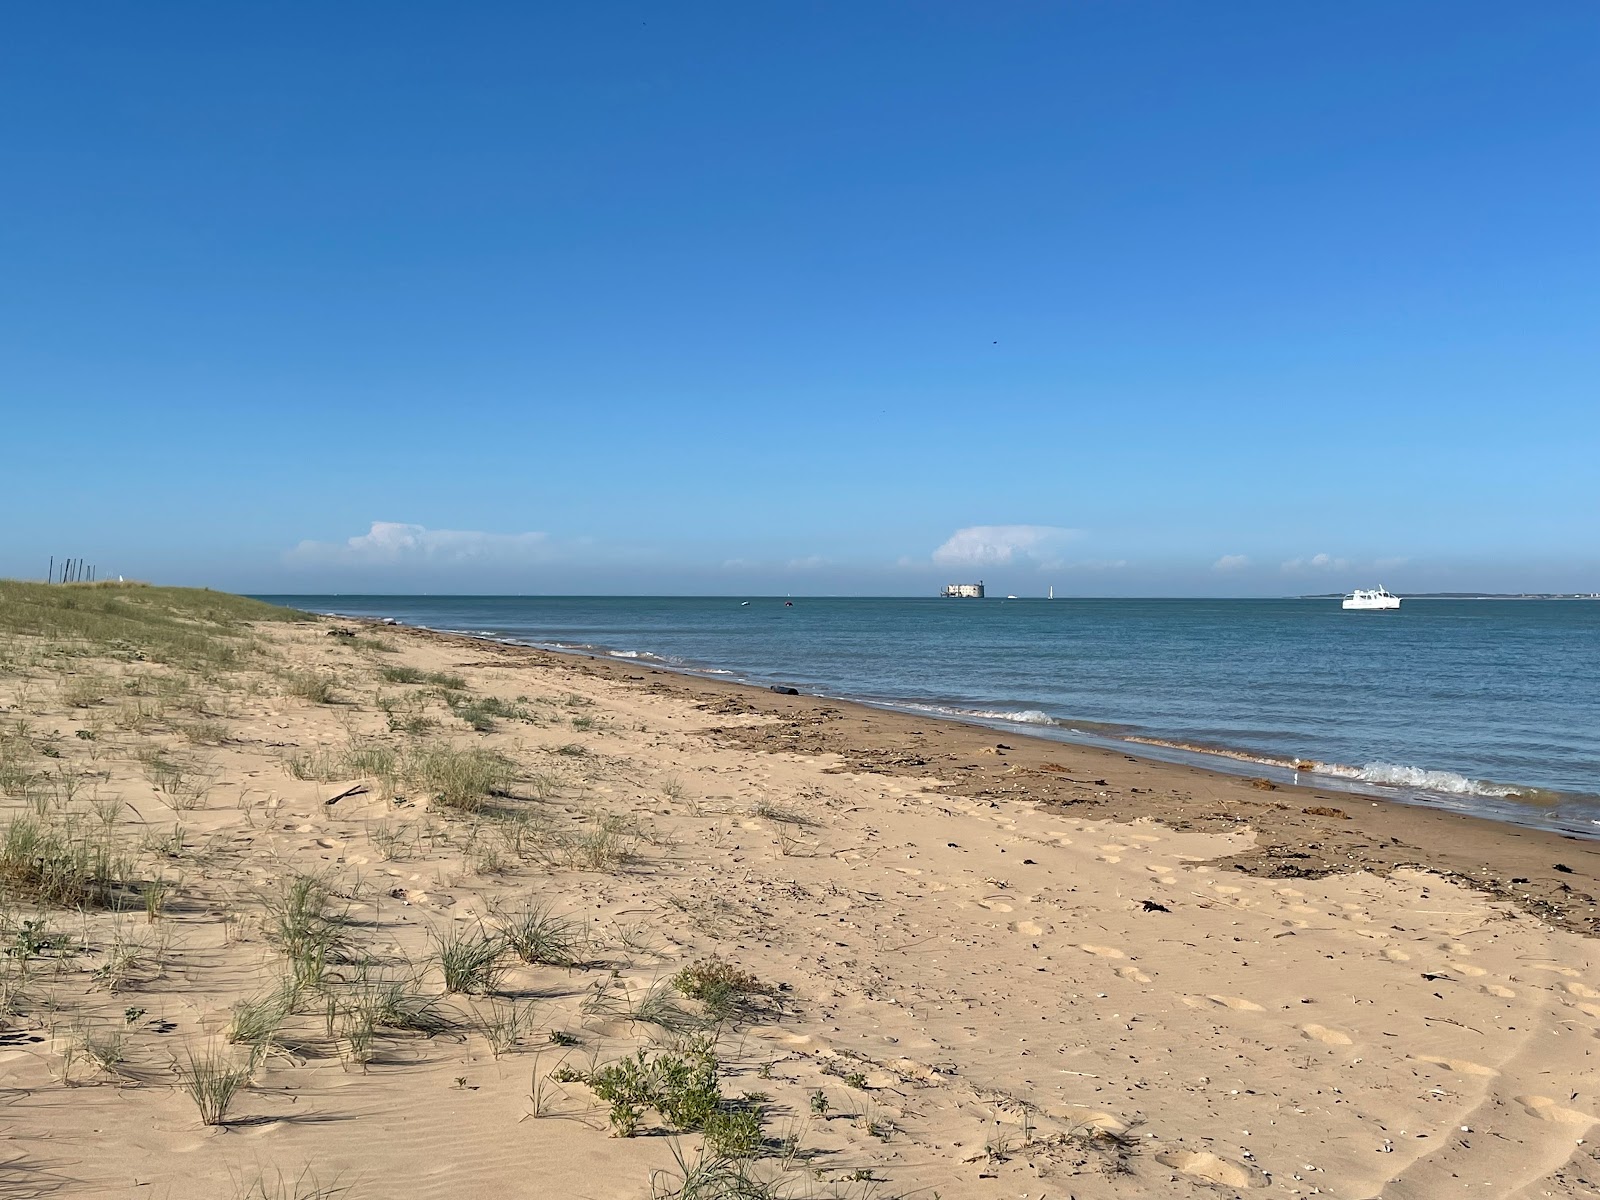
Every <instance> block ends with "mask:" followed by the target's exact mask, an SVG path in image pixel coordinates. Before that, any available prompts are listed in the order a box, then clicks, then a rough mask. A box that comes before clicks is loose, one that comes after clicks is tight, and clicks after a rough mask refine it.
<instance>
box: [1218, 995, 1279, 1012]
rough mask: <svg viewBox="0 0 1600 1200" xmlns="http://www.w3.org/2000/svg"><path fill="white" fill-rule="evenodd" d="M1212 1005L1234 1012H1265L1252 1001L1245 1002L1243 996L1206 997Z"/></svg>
mask: <svg viewBox="0 0 1600 1200" xmlns="http://www.w3.org/2000/svg"><path fill="white" fill-rule="evenodd" d="M1206 999H1207V1000H1209V1001H1211V1003H1213V1004H1220V1005H1222V1006H1223V1007H1224V1008H1231V1009H1233V1011H1234V1012H1265V1011H1266V1010H1265V1009H1263V1008H1262V1007H1261V1005H1259V1004H1257V1003H1256V1002H1255V1001H1254V1000H1246V999H1245V998H1244V997H1243V996H1207V997H1206Z"/></svg>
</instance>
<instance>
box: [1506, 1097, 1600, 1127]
mask: <svg viewBox="0 0 1600 1200" xmlns="http://www.w3.org/2000/svg"><path fill="white" fill-rule="evenodd" d="M1512 1099H1513V1100H1515V1101H1516V1102H1517V1103H1518V1104H1520V1105H1522V1109H1523V1111H1524V1112H1526V1113H1527V1114H1528V1115H1529V1116H1530V1117H1538V1118H1539V1120H1541V1121H1554V1122H1556V1123H1557V1124H1558V1125H1593V1124H1594V1121H1595V1119H1594V1118H1593V1117H1591V1116H1590V1115H1589V1114H1588V1113H1581V1112H1579V1111H1578V1110H1577V1109H1575V1108H1562V1107H1561V1105H1559V1104H1557V1103H1556V1102H1555V1101H1554V1100H1552V1099H1551V1098H1550V1097H1549V1096H1513V1097H1512Z"/></svg>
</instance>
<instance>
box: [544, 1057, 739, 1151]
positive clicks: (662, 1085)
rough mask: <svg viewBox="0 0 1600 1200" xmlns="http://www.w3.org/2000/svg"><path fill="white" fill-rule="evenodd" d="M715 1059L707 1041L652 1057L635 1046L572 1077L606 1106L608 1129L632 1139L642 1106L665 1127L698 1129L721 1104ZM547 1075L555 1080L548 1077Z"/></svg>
mask: <svg viewBox="0 0 1600 1200" xmlns="http://www.w3.org/2000/svg"><path fill="white" fill-rule="evenodd" d="M717 1067H718V1064H717V1058H716V1054H715V1053H714V1052H713V1050H712V1048H711V1044H710V1042H709V1040H705V1039H701V1040H698V1041H695V1042H692V1043H691V1044H690V1045H688V1046H687V1047H686V1048H685V1051H684V1053H682V1054H677V1053H672V1052H669V1051H663V1052H661V1053H658V1054H656V1055H655V1056H654V1057H651V1055H650V1054H649V1052H648V1051H645V1050H639V1051H637V1052H636V1053H635V1054H634V1055H633V1056H632V1057H631V1058H624V1059H619V1060H618V1061H617V1062H614V1063H611V1064H609V1065H607V1066H605V1067H601V1068H599V1069H598V1070H596V1071H594V1072H592V1073H590V1074H589V1075H588V1076H587V1077H584V1076H576V1078H578V1079H579V1080H581V1081H582V1082H584V1083H587V1084H588V1085H589V1087H590V1088H591V1089H592V1090H593V1091H594V1094H595V1097H596V1098H597V1099H599V1100H600V1101H601V1102H602V1103H604V1104H607V1105H609V1106H610V1121H611V1131H612V1133H613V1134H614V1135H615V1136H617V1137H632V1136H633V1135H634V1134H635V1133H637V1132H638V1130H639V1125H640V1122H641V1120H642V1119H643V1116H644V1112H645V1110H646V1109H654V1110H655V1111H656V1112H657V1113H659V1114H660V1115H661V1118H662V1119H663V1120H664V1121H666V1122H667V1123H668V1124H669V1125H672V1126H674V1127H676V1128H678V1129H684V1130H698V1129H702V1128H704V1126H705V1123H706V1121H707V1119H708V1118H710V1117H711V1115H712V1114H713V1113H716V1112H717V1111H718V1110H719V1109H720V1108H721V1106H722V1092H721V1090H720V1088H719V1087H718V1085H717ZM551 1078H556V1076H555V1075H552V1076H551Z"/></svg>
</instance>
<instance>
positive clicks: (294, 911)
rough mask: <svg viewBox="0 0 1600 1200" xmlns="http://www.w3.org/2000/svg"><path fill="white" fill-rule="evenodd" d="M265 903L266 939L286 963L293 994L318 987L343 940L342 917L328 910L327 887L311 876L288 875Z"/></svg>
mask: <svg viewBox="0 0 1600 1200" xmlns="http://www.w3.org/2000/svg"><path fill="white" fill-rule="evenodd" d="M266 904H267V914H268V917H269V924H268V926H267V936H268V937H269V938H271V939H272V941H273V942H275V943H276V944H277V946H278V949H279V950H281V951H282V952H283V955H284V957H285V958H287V959H288V960H289V969H290V972H291V978H292V981H293V986H294V988H295V991H296V992H299V991H302V990H305V989H307V988H315V987H318V986H320V985H321V983H322V979H323V974H324V972H325V971H326V970H327V967H328V965H329V963H330V962H331V961H333V960H334V959H335V958H337V957H339V956H340V955H341V954H342V952H343V949H344V941H345V919H344V915H343V914H342V913H334V912H332V911H330V909H331V897H330V896H329V894H328V887H327V884H326V883H324V882H323V881H322V880H321V879H319V878H317V877H316V876H313V875H291V876H290V877H289V878H288V879H287V880H286V881H285V882H284V884H283V889H282V891H281V892H280V893H279V894H278V895H277V896H274V897H270V898H268V900H267V902H266Z"/></svg>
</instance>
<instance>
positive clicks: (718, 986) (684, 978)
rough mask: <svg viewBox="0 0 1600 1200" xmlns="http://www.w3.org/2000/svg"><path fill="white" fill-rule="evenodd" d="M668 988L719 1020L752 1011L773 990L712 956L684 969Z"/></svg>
mask: <svg viewBox="0 0 1600 1200" xmlns="http://www.w3.org/2000/svg"><path fill="white" fill-rule="evenodd" d="M672 986H673V987H675V988H677V989H678V991H680V992H682V993H683V994H684V995H685V996H687V997H688V998H689V999H691V1000H698V1001H700V1003H701V1004H703V1005H705V1009H706V1012H707V1013H708V1014H710V1015H711V1016H713V1017H716V1018H717V1019H719V1020H721V1019H724V1018H727V1017H732V1016H736V1015H738V1014H739V1013H741V1012H745V1011H747V1010H749V1009H750V1008H752V1007H755V1006H756V1005H757V1004H759V1003H760V1002H761V1001H762V1000H764V999H765V998H766V997H768V996H770V995H772V993H773V992H774V990H775V989H774V988H773V987H772V986H771V985H769V984H765V983H762V982H761V980H759V979H757V978H756V977H755V976H754V975H752V974H751V973H750V972H748V971H742V970H740V969H739V968H738V967H736V966H734V965H733V964H732V963H730V962H725V961H724V960H722V959H720V958H717V957H716V956H714V955H713V956H712V957H711V958H703V959H701V960H700V961H699V962H697V963H692V964H690V965H689V966H687V967H684V968H683V970H681V971H679V972H678V973H677V974H676V975H674V976H673V977H672Z"/></svg>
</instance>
